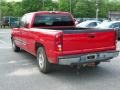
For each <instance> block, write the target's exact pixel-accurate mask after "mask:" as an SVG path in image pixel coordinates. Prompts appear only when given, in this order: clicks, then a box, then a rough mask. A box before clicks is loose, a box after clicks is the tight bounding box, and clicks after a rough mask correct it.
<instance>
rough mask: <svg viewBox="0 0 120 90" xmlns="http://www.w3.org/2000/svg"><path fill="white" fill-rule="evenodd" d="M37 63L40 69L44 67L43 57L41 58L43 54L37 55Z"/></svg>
mask: <svg viewBox="0 0 120 90" xmlns="http://www.w3.org/2000/svg"><path fill="white" fill-rule="evenodd" d="M38 61H39V67H40V68H43V67H44V61H45V60H44V56H43V54H42V53H39V55H38Z"/></svg>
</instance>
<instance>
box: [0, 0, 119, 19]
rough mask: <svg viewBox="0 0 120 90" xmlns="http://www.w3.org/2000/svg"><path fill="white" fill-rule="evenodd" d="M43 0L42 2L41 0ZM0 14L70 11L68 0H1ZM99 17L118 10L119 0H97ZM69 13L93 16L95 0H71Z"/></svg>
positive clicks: (16, 14)
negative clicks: (18, 0)
mask: <svg viewBox="0 0 120 90" xmlns="http://www.w3.org/2000/svg"><path fill="white" fill-rule="evenodd" d="M43 1H44V2H43ZM1 2H2V3H1V5H0V6H1V9H2V16H22V15H23V14H24V13H29V12H35V11H52V10H57V11H67V12H70V0H58V2H53V1H52V0H22V2H5V0H1ZM98 5H99V6H98V7H99V17H104V18H105V17H107V16H108V12H109V11H120V0H99V3H98ZM71 13H72V14H73V15H74V16H75V17H89V18H94V17H95V15H96V0H71Z"/></svg>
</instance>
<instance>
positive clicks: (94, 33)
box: [63, 30, 116, 54]
mask: <svg viewBox="0 0 120 90" xmlns="http://www.w3.org/2000/svg"><path fill="white" fill-rule="evenodd" d="M115 48H116V32H115V31H114V30H90V31H72V32H71V31H67V30H66V31H65V32H64V35H63V53H64V54H65V53H66V54H68V53H69V54H70V53H71V54H79V53H89V52H99V51H106V50H115Z"/></svg>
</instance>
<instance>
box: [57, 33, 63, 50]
mask: <svg viewBox="0 0 120 90" xmlns="http://www.w3.org/2000/svg"><path fill="white" fill-rule="evenodd" d="M62 46H63V35H62V34H61V33H59V34H57V35H56V36H55V47H56V51H59V52H62Z"/></svg>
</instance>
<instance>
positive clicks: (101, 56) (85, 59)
mask: <svg viewBox="0 0 120 90" xmlns="http://www.w3.org/2000/svg"><path fill="white" fill-rule="evenodd" d="M118 55H119V51H108V52H97V53H88V54H80V55H68V56H60V57H59V58H58V60H59V63H58V64H60V65H71V64H76V63H79V64H84V63H90V62H101V61H107V60H109V59H112V58H114V57H117V56H118Z"/></svg>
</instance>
